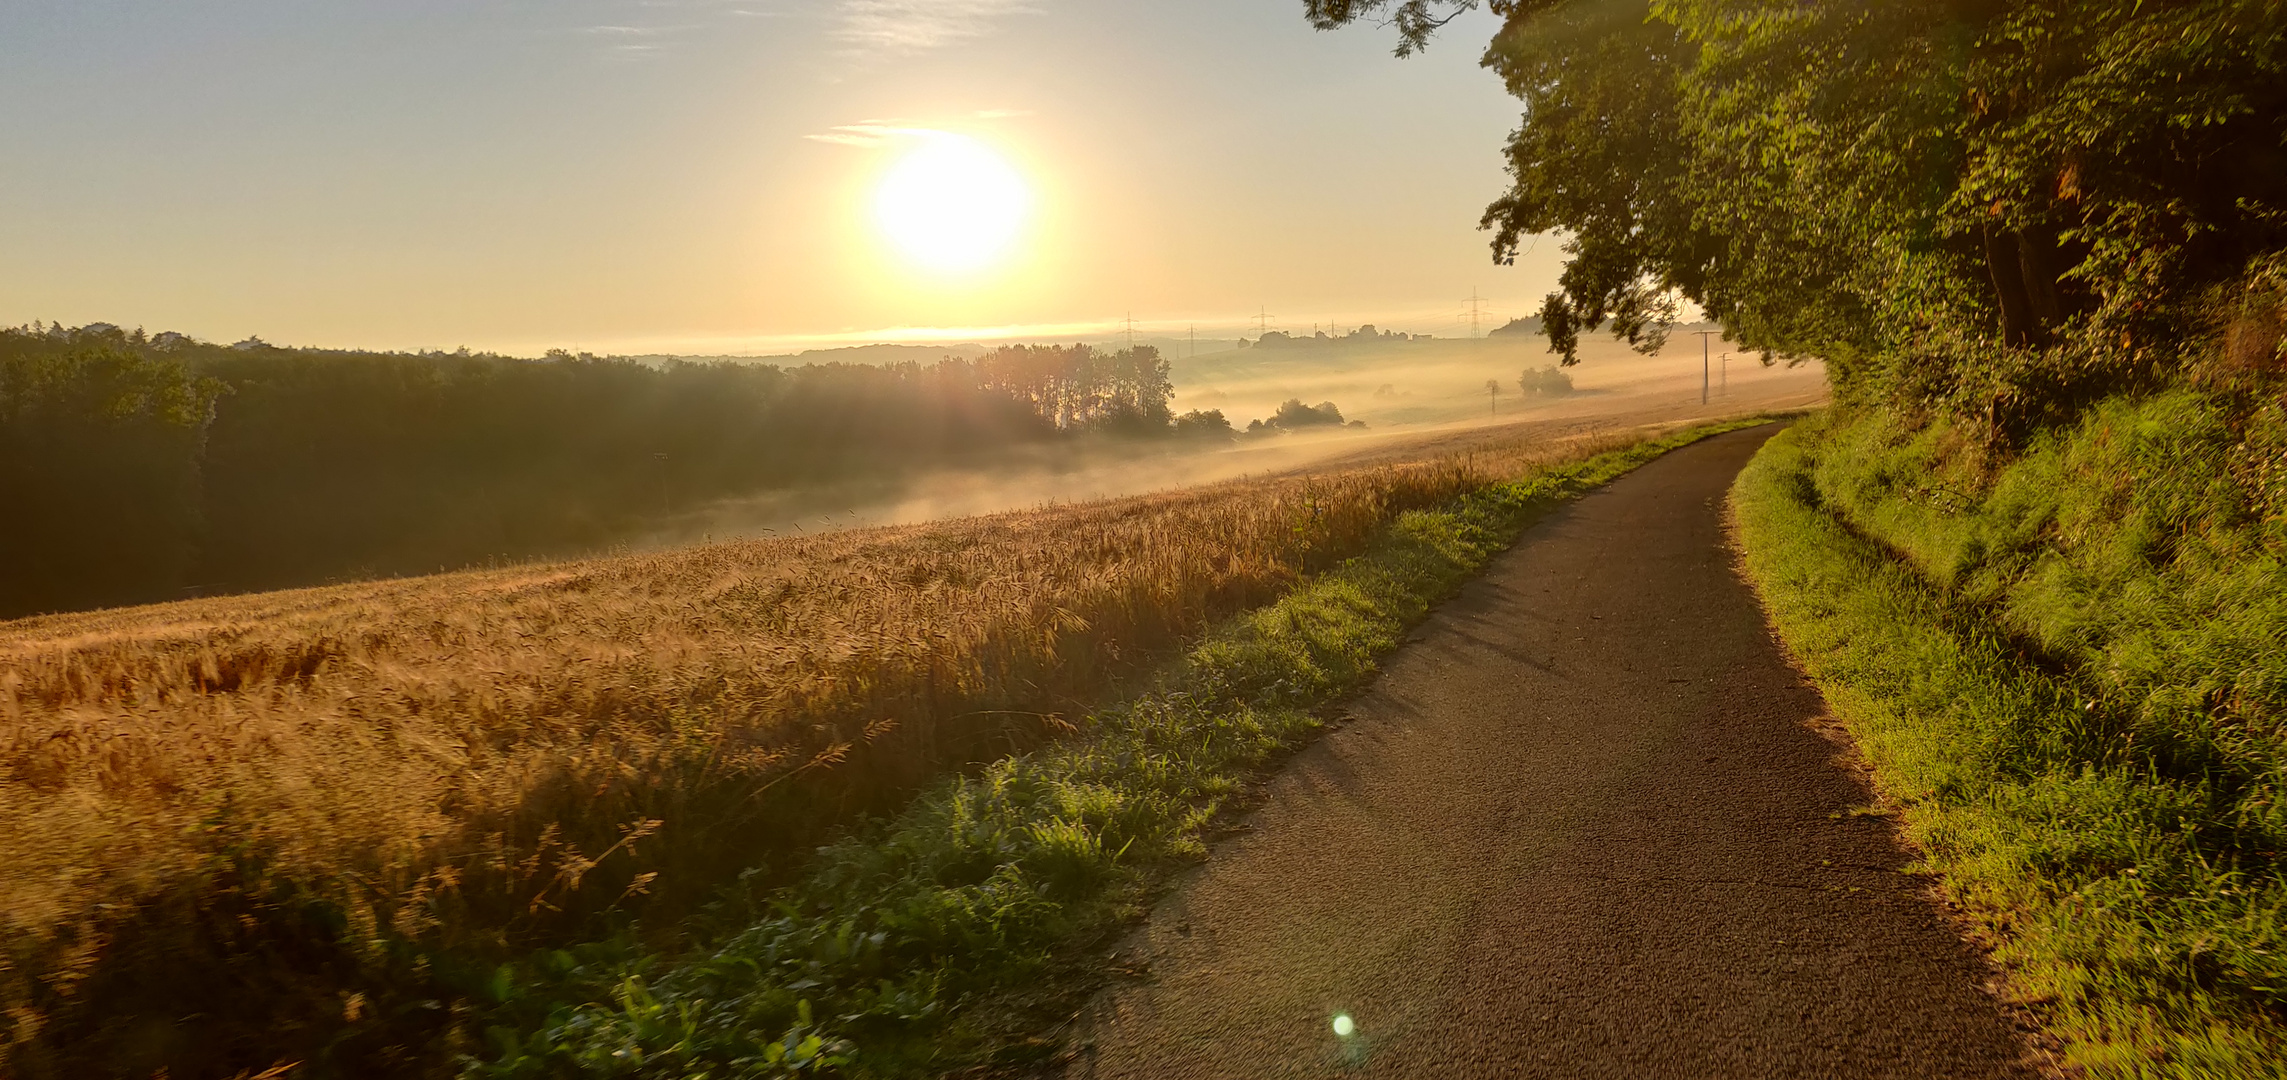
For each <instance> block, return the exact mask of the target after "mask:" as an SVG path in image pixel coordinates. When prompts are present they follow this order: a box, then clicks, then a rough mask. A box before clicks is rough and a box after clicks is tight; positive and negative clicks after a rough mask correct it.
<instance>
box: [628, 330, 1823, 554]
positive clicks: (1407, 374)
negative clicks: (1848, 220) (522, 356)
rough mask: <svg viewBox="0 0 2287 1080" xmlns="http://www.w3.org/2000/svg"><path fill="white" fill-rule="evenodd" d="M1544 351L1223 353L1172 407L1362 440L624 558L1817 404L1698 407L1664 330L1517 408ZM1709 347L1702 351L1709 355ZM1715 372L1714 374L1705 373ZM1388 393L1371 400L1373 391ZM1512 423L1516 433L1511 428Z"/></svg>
mask: <svg viewBox="0 0 2287 1080" xmlns="http://www.w3.org/2000/svg"><path fill="white" fill-rule="evenodd" d="M1544 346H1545V342H1544V341H1543V340H1542V339H1540V338H1538V337H1534V338H1529V339H1526V340H1524V341H1522V342H1518V341H1513V340H1493V341H1477V342H1470V341H1442V340H1441V341H1429V342H1420V343H1410V342H1409V343H1401V344H1393V345H1389V346H1386V347H1380V348H1370V349H1360V350H1357V351H1356V352H1355V353H1351V352H1348V351H1344V352H1342V353H1339V354H1335V355H1332V356H1328V355H1325V354H1318V353H1312V352H1308V351H1301V350H1297V351H1293V352H1290V353H1286V354H1273V353H1271V352H1269V351H1265V352H1264V353H1263V354H1262V355H1264V356H1268V357H1269V359H1256V357H1255V352H1254V350H1226V351H1224V352H1219V353H1209V354H1206V355H1202V356H1200V357H1197V358H1194V359H1190V360H1182V361H1177V362H1176V395H1175V401H1176V408H1177V409H1178V410H1184V409H1208V408H1219V409H1223V410H1224V411H1225V413H1226V414H1227V415H1228V416H1229V417H1230V418H1231V419H1232V420H1233V421H1234V422H1235V423H1236V424H1237V426H1239V427H1242V428H1243V427H1245V426H1246V424H1247V421H1248V420H1249V419H1253V418H1258V417H1261V416H1264V415H1267V414H1269V413H1271V412H1272V411H1274V410H1275V409H1276V408H1277V406H1278V403H1279V402H1280V401H1283V400H1285V399H1287V398H1300V399H1302V400H1304V401H1308V402H1314V403H1315V402H1318V401H1321V400H1331V401H1333V402H1334V403H1335V404H1336V405H1337V406H1339V407H1340V408H1341V409H1342V413H1343V415H1344V416H1345V417H1354V418H1360V419H1364V420H1365V421H1366V422H1367V423H1368V424H1369V426H1368V427H1367V428H1366V429H1364V430H1340V431H1335V432H1330V433H1327V434H1322V435H1285V436H1280V437H1276V438H1269V439H1261V440H1248V441H1242V442H1240V443H1238V444H1236V445H1233V446H1230V447H1228V448H1223V449H1217V450H1213V451H1209V452H1189V451H1182V452H1164V451H1153V450H1151V449H1149V448H1118V449H1116V450H1114V451H1109V452H1108V451H1106V450H1104V449H1101V448H1099V449H1097V450H1094V451H1092V452H1087V451H1075V450H1072V449H1068V448H1061V447H1059V448H1054V449H1051V450H1044V451H1042V452H1039V453H1036V454H1032V455H1026V454H1023V453H1012V454H1009V455H1007V456H1006V457H1005V458H1004V459H1003V460H1000V461H997V462H995V463H994V466H993V467H992V468H989V469H979V468H968V469H942V470H936V471H928V472H921V473H917V474H914V475H910V476H902V477H899V478H897V479H895V480H894V481H892V482H885V483H879V484H874V485H869V486H860V485H842V486H826V487H810V488H805V489H801V490H795V491H777V492H769V493H766V494H762V495H756V496H749V497H742V498H734V499H725V500H721V501H717V502H713V503H709V504H706V505H703V506H697V507H693V508H690V509H687V510H684V511H682V512H680V513H678V514H677V515H675V516H674V517H673V518H672V519H669V520H666V521H663V522H661V523H659V525H658V527H657V528H656V529H654V531H653V532H652V533H651V534H650V535H649V536H648V537H645V538H644V539H643V540H641V541H640V542H638V543H637V544H636V545H635V546H637V547H643V548H662V547H672V546H676V545H681V544H689V543H696V542H700V541H702V540H705V539H709V538H714V539H723V538H729V537H749V536H763V535H770V534H794V533H815V532H818V531H821V530H832V529H846V528H854V527H863V526H870V525H898V524H912V523H917V522H923V521H934V520H937V519H940V518H946V517H958V516H962V515H969V514H989V513H998V512H1001V511H1006V510H1017V509H1025V508H1030V507H1036V506H1040V505H1043V504H1045V503H1055V502H1081V501H1086V500H1090V499H1104V498H1116V497H1121V496H1128V495H1139V494H1144V493H1148V492H1154V491H1167V490H1172V489H1176V488H1182V487H1187V486H1195V485H1198V484H1204V483H1214V482H1219V481H1224V480H1234V479H1240V478H1244V477H1263V476H1276V475H1281V474H1286V473H1291V472H1293V471H1295V470H1299V469H1309V468H1314V467H1319V466H1322V465H1325V464H1327V463H1329V462H1352V463H1355V462H1360V461H1366V460H1376V461H1380V460H1404V459H1407V458H1409V457H1412V456H1416V455H1418V454H1419V453H1421V452H1422V448H1423V447H1424V446H1425V445H1427V442H1425V440H1426V441H1438V440H1443V441H1445V442H1446V443H1448V444H1449V445H1448V446H1447V451H1449V452H1451V451H1458V450H1460V449H1463V448H1465V447H1468V446H1472V445H1475V444H1476V443H1479V442H1486V443H1489V444H1490V443H1499V442H1502V441H1504V440H1515V439H1520V438H1531V439H1547V438H1555V437H1560V436H1569V435H1580V434H1586V433H1590V432H1598V431H1610V430H1615V429H1619V428H1625V427H1631V426H1636V425H1642V424H1655V423H1673V422H1678V421H1683V420H1692V419H1704V418H1708V417H1714V416H1725V415H1733V414H1737V413H1741V412H1752V411H1757V410H1767V409H1792V408H1801V407H1804V406H1808V405H1812V404H1816V403H1818V402H1821V401H1823V400H1825V397H1826V371H1825V367H1824V366H1823V365H1821V364H1818V363H1816V362H1813V363H1809V364H1804V365H1802V366H1799V367H1787V366H1784V365H1778V366H1774V367H1769V368H1766V367H1763V366H1762V365H1760V364H1758V363H1756V362H1755V361H1754V360H1753V359H1752V358H1747V357H1734V358H1733V359H1732V361H1731V364H1730V370H1729V372H1728V375H1727V377H1726V376H1723V375H1719V376H1718V378H1719V379H1720V380H1721V382H1719V383H1718V384H1717V385H1716V386H1715V387H1714V388H1713V389H1711V391H1710V396H1709V402H1708V404H1707V405H1704V406H1703V405H1701V404H1700V403H1699V391H1700V359H1699V342H1698V340H1697V339H1695V338H1691V337H1689V336H1686V335H1684V334H1682V333H1680V332H1679V333H1678V334H1677V335H1676V338H1675V339H1674V340H1672V341H1671V342H1670V343H1669V345H1668V347H1667V348H1666V349H1665V350H1663V351H1662V352H1661V353H1659V354H1658V355H1656V356H1650V357H1647V356H1641V355H1638V354H1636V353H1634V352H1631V351H1629V350H1628V349H1627V348H1626V347H1625V346H1622V345H1619V344H1617V343H1615V342H1612V341H1611V340H1610V339H1609V338H1602V337H1599V338H1596V339H1593V340H1591V341H1589V342H1585V343H1584V345H1583V349H1582V352H1583V355H1584V357H1586V358H1585V359H1584V360H1583V362H1582V363H1581V364H1580V365H1579V366H1577V367H1574V368H1570V369H1567V370H1568V372H1569V374H1570V375H1571V376H1572V378H1573V381H1574V385H1575V386H1576V387H1577V392H1575V393H1574V394H1572V395H1569V396H1566V397H1562V398H1532V399H1527V398H1523V397H1522V396H1521V395H1520V394H1519V393H1518V392H1517V389H1516V378H1517V374H1518V372H1520V371H1521V370H1523V369H1524V368H1525V367H1528V366H1538V365H1543V364H1548V363H1552V362H1553V359H1552V358H1550V357H1549V356H1548V355H1547V353H1546V352H1545V348H1544ZM1721 350H1722V347H1721V344H1720V343H1718V344H1717V346H1716V349H1715V351H1716V352H1717V353H1718V354H1719V355H1720V353H1721ZM1718 370H1719V371H1720V365H1719V366H1718ZM1504 372H1506V375H1503V376H1502V378H1503V382H1504V386H1505V389H1504V392H1503V395H1502V396H1501V397H1500V398H1499V399H1498V400H1497V401H1496V402H1493V403H1492V404H1493V405H1494V406H1496V407H1497V410H1498V411H1497V412H1493V411H1492V410H1489V409H1488V402H1487V399H1486V394H1485V390H1484V384H1485V380H1486V379H1487V378H1488V377H1490V376H1493V375H1502V373H1504ZM1383 386H1388V387H1392V388H1402V389H1393V390H1392V392H1391V393H1390V394H1386V395H1382V396H1381V397H1376V396H1375V394H1374V393H1373V390H1374V388H1376V387H1383ZM1518 425H1524V426H1523V427H1518Z"/></svg>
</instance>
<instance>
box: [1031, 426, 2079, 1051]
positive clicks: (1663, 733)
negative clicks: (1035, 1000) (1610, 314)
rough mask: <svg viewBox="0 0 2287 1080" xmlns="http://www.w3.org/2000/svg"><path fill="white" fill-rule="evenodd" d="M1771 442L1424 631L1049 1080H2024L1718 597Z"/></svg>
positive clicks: (1968, 951) (1883, 828)
mask: <svg viewBox="0 0 2287 1080" xmlns="http://www.w3.org/2000/svg"><path fill="white" fill-rule="evenodd" d="M1774 430H1775V429H1774V428H1768V427H1766V428H1756V429H1750V430H1747V431H1742V432H1736V433H1733V434H1730V435H1725V436H1720V437H1717V438H1713V439H1709V440H1706V441H1704V442H1701V443H1698V444H1695V445H1693V446H1690V447H1687V448H1685V449H1682V450H1678V451H1676V452H1674V453H1671V454H1669V455H1667V456H1666V457H1663V458H1661V459H1659V460H1658V461H1655V462H1652V463H1651V464H1649V465H1646V466H1644V467H1643V468H1641V469H1639V470H1637V471H1636V472H1634V473H1632V474H1630V475H1628V476H1627V477H1624V478H1622V479H1621V480H1619V481H1617V482H1616V483H1614V484H1613V485H1611V487H1609V488H1607V489H1605V490H1603V491H1600V492H1598V493H1595V494H1593V495H1590V496H1588V497H1586V498H1583V499H1581V500H1579V501H1578V502H1576V503H1573V504H1572V505H1570V506H1569V507H1567V508H1565V509H1563V510H1561V511H1559V512H1557V513H1556V514H1554V515H1553V516H1551V517H1550V518H1549V519H1547V520H1545V521H1543V522H1542V523H1541V524H1539V525H1538V526H1536V527H1535V528H1534V529H1533V530H1532V531H1530V532H1528V533H1527V534H1526V536H1525V538H1524V539H1523V540H1522V541H1521V542H1520V543H1519V544H1518V545H1517V546H1516V548H1515V549H1514V550H1512V551H1510V552H1509V553H1507V554H1506V555H1504V556H1502V557H1501V558H1500V559H1499V560H1497V561H1496V562H1495V563H1494V565H1493V566H1492V567H1491V569H1490V571H1489V572H1488V573H1487V574H1486V575H1485V576H1484V577H1483V578H1482V579H1480V580H1479V581H1477V582H1476V583H1475V584H1473V585H1472V586H1470V588H1469V589H1468V590H1467V591H1465V592H1464V593H1463V594H1462V595H1461V596H1460V597H1458V598H1456V599H1455V600H1453V601H1452V602H1450V603H1448V604H1446V605H1444V606H1443V607H1442V608H1440V609H1439V610H1438V611H1437V612H1436V614H1435V615H1433V616H1432V617H1431V619H1430V620H1429V621H1428V622H1426V623H1424V624H1423V625H1422V626H1421V627H1420V628H1419V629H1418V630H1417V631H1416V634H1415V637H1414V640H1413V643H1412V644H1410V645H1409V646H1408V647H1406V648H1404V649H1402V650H1400V651H1399V653H1398V654H1396V655H1395V656H1393V657H1392V658H1391V660H1390V663H1389V664H1388V665H1387V667H1386V669H1385V672H1384V674H1383V675H1382V677H1381V678H1380V679H1379V680H1378V681H1377V682H1376V684H1375V686H1374V688H1373V689H1372V690H1371V691H1370V692H1369V693H1367V694H1366V695H1364V696H1363V697H1361V698H1359V699H1358V700H1357V701H1355V702H1352V703H1351V706H1350V711H1351V718H1350V719H1348V720H1346V721H1345V722H1344V723H1342V724H1341V725H1339V726H1338V727H1337V728H1336V729H1335V730H1333V731H1331V732H1329V733H1328V734H1327V735H1326V736H1325V737H1324V738H1322V739H1321V740H1319V741H1318V742H1317V743H1316V744H1314V745H1313V746H1312V747H1311V748H1310V749H1308V750H1306V751H1305V752H1303V753H1302V754H1300V755H1298V756H1297V757H1296V758H1295V759H1294V760H1293V761H1291V762H1290V763H1289V764H1288V765H1287V766H1286V768H1285V769H1283V770H1282V771H1281V772H1280V774H1279V775H1278V776H1277V777H1276V778H1275V779H1274V780H1273V781H1272V783H1271V786H1270V790H1269V792H1268V800H1267V802H1266V803H1265V804H1264V806H1263V807H1262V809H1261V810H1259V811H1258V812H1256V813H1255V814H1254V815H1253V817H1252V818H1251V819H1250V820H1249V821H1248V822H1247V823H1246V825H1245V826H1244V828H1243V829H1242V831H1241V833H1240V835H1239V836H1238V838H1237V839H1234V840H1231V841H1229V842H1227V843H1224V844H1222V845H1219V846H1218V847H1217V849H1216V851H1215V854H1214V856H1213V858H1212V859H1211V860H1209V862H1208V863H1206V864H1205V865H1204V866H1203V867H1201V868H1200V869H1199V870H1197V871H1195V872H1194V873H1193V874H1192V875H1191V876H1190V877H1189V878H1188V879H1187V880H1186V881H1185V882H1183V883H1182V884H1181V885H1180V886H1179V887H1178V888H1177V890H1176V891H1175V892H1174V893H1173V894H1171V896H1170V897H1169V899H1168V900H1167V901H1166V902H1164V903H1162V904H1161V905H1160V907H1159V908H1158V909H1157V910H1156V911H1155V912H1154V913H1153V915H1152V917H1151V920H1150V923H1149V925H1148V926H1147V927H1145V928H1144V929H1143V930H1141V931H1139V933H1138V935H1137V936H1136V937H1135V938H1134V939H1133V940H1132V941H1131V942H1130V945H1129V950H1130V953H1131V955H1130V956H1129V957H1128V958H1127V959H1126V960H1125V961H1124V964H1125V965H1126V966H1128V967H1130V968H1133V969H1137V970H1140V971H1141V972H1142V974H1141V975H1140V976H1139V977H1138V978H1137V979H1135V980H1133V981H1131V982H1129V983H1126V984H1123V985H1120V986H1117V987H1114V988H1113V989H1111V990H1109V991H1106V992H1105V993H1104V994H1102V995H1099V997H1098V998H1097V1000H1096V1001H1095V1002H1094V1003H1093V1004H1092V1005H1091V1006H1090V1008H1089V1010H1088V1011H1087V1012H1086V1013H1084V1014H1083V1016H1082V1018H1081V1020H1080V1021H1079V1026H1080V1030H1079V1032H1078V1037H1077V1039H1076V1042H1077V1044H1078V1045H1080V1046H1081V1047H1082V1048H1083V1049H1082V1050H1081V1052H1080V1053H1079V1054H1078V1055H1077V1056H1076V1057H1075V1058H1074V1059H1072V1061H1071V1063H1070V1065H1069V1067H1068V1069H1067V1076H1068V1077H1070V1078H1072V1080H1081V1078H1089V1080H1093V1078H1105V1080H1109V1078H1115V1077H1117V1078H1126V1077H1139V1078H1140V1077H1154V1078H1166V1077H1248V1078H1255V1077H1266V1078H1267V1077H1318V1076H1370V1077H1438V1078H1467V1077H1496V1076H1497V1077H1566V1078H1574V1077H1630V1078H1638V1077H1678V1078H1686V1077H1688V1078H1693V1080H1698V1078H1713V1077H1755V1078H1764V1077H1818V1078H1844V1077H1899V1078H1915V1080H1924V1078H1937V1077H2004V1076H2034V1075H2038V1073H2037V1072H2036V1071H2035V1069H2034V1067H2033V1066H2031V1065H2029V1064H2026V1062H2029V1061H2031V1060H2034V1059H2033V1058H2032V1057H2031V1056H2029V1053H2028V1050H2027V1035H2026V1033H2024V1032H2021V1031H2020V1030H2019V1029H2018V1028H2017V1026H2016V1025H2015V1024H2014V1023H2013V1022H2012V1021H2011V1019H2010V1018H2009V1016H2008V1014H2007V1013H2006V1012H2005V1010H2004V1009H2003V1008H2002V1006H2001V1005H2000V1004H1999V1003H1998V1002H1997V1001H1996V1000H1995V999H1994V998H1993V997H1992V996H1991V995H1990V994H1989V993H1987V992H1986V990H1985V989H1983V984H1984V983H1985V982H1986V981H1987V980H1988V979H1989V978H1990V972H1989V971H1988V968H1987V965H1986V963H1985V961H1984V960H1983V959H1982V957H1981V956H1980V955H1979V954H1978V953H1977V952H1976V951H1975V950H1973V949H1972V948H1970V947H1968V946H1966V945H1965V944H1963V942H1962V941H1961V939H1960V938H1959V937H1958V936H1957V934H1956V933H1955V932H1954V930H1953V929H1952V928H1951V926H1950V925H1949V923H1948V922H1947V920H1946V917H1945V914H1944V912H1943V910H1942V908H1941V907H1940V906H1939V905H1938V904H1937V903H1936V902H1935V901H1934V900H1933V899H1932V898H1931V897H1930V889H1929V883H1928V882H1927V880H1926V879H1923V878H1920V877H1916V876H1913V875H1910V874H1908V873H1906V872H1905V870H1904V868H1905V867H1906V865H1907V863H1908V860H1909V856H1908V855H1907V853H1906V852H1905V851H1904V850H1903V849H1902V848H1901V846H1900V844H1899V842H1898V840H1897V838H1896V836H1895V834H1894V829H1893V827H1892V826H1891V824H1890V823H1889V822H1888V821H1887V820H1886V819H1884V818H1881V817H1877V816H1867V815H1854V814H1851V813H1849V810H1850V808H1852V807H1860V806H1864V805H1865V804H1867V803H1868V802H1869V800H1870V799H1871V796H1870V794H1869V792H1868V789H1867V786H1866V784H1865V782H1864V780H1863V778H1862V777H1861V776H1860V775H1859V774H1858V773H1857V772H1856V771H1854V769H1853V768H1852V767H1851V766H1850V764H1849V762H1848V759H1847V757H1846V755H1845V753H1844V751H1843V750H1842V749H1841V748H1840V747H1839V746H1838V744H1837V743H1835V742H1832V741H1829V738H1828V737H1827V736H1825V735H1822V733H1821V727H1820V725H1819V723H1818V718H1819V717H1820V715H1821V713H1822V711H1823V710H1822V705H1821V702H1820V699H1819V696H1818V694H1817V692H1816V691H1815V690H1813V689H1812V688H1811V687H1809V686H1808V685H1806V684H1805V683H1804V682H1803V680H1802V679H1801V678H1800V677H1799V676H1798V675H1797V674H1796V673H1795V672H1794V671H1793V670H1792V669H1791V668H1790V667H1789V666H1788V665H1787V663H1786V661H1785V659H1784V658H1783V656H1782V654H1781V652H1780V649H1779V647H1778V646H1777V644H1776V643H1775V642H1774V641H1773V640H1772V638H1771V636H1770V634H1769V632H1768V631H1767V630H1766V628H1765V626H1764V622H1763V617H1762V614H1761V612H1760V611H1759V610H1758V608H1757V606H1756V602H1755V598H1754V596H1753V594H1752V593H1751V592H1750V591H1749V589H1748V587H1747V586H1746V585H1745V584H1743V583H1742V582H1741V581H1740V579H1739V578H1738V577H1737V576H1735V574H1734V573H1733V570H1732V566H1731V556H1730V554H1729V552H1728V551H1727V549H1726V547H1725V536H1724V528H1723V522H1722V516H1723V509H1722V507H1723V498H1724V493H1725V491H1726V490H1727V488H1728V487H1729V485H1730V482H1731V478H1732V477H1733V475H1735V474H1736V473H1737V472H1738V470H1739V468H1740V466H1741V465H1743V464H1744V463H1745V462H1746V460H1747V458H1748V457H1749V456H1750V455H1752V454H1753V453H1754V451H1755V449H1756V448H1757V447H1758V446H1760V445H1762V442H1763V440H1764V439H1766V438H1768V437H1769V436H1770V434H1771V433H1772V432H1773V431H1774ZM1838 815H1839V816H1838ZM1337 1017H1347V1018H1349V1027H1350V1031H1349V1034H1348V1035H1346V1036H1345V1035H1342V1034H1338V1033H1337V1031H1336V1028H1337V1027H1338V1026H1340V1025H1339V1022H1338V1021H1337V1019H1336V1018H1337Z"/></svg>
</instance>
